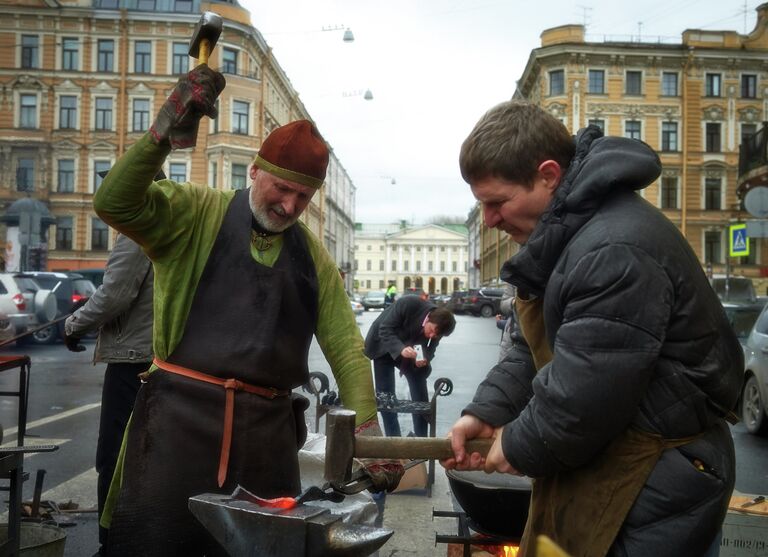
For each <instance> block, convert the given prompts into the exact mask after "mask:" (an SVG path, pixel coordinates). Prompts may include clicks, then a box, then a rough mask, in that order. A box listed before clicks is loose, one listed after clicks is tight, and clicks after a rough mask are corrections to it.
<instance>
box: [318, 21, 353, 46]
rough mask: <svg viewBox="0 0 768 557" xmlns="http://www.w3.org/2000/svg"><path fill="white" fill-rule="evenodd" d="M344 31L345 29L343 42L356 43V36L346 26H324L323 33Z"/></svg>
mask: <svg viewBox="0 0 768 557" xmlns="http://www.w3.org/2000/svg"><path fill="white" fill-rule="evenodd" d="M342 29H345V31H344V36H343V37H342V38H341V40H342V41H344V42H345V43H352V42H355V35H354V34H353V33H352V30H351V29H350V28H349V27H345V26H344V25H324V26H323V31H341V30H342Z"/></svg>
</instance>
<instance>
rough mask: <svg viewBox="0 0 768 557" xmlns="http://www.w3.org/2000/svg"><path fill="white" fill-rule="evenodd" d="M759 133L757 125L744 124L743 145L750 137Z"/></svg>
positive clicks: (742, 130) (742, 131)
mask: <svg viewBox="0 0 768 557" xmlns="http://www.w3.org/2000/svg"><path fill="white" fill-rule="evenodd" d="M756 133H757V124H742V125H741V143H744V142H745V141H747V139H748V138H749V136H751V135H755V134H756Z"/></svg>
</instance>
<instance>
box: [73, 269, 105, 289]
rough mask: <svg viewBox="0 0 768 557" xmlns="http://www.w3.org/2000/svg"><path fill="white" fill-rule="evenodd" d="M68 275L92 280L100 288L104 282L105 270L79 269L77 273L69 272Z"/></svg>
mask: <svg viewBox="0 0 768 557" xmlns="http://www.w3.org/2000/svg"><path fill="white" fill-rule="evenodd" d="M67 274H68V275H73V276H81V277H85V278H87V279H88V280H90V281H91V282H92V283H93V285H94V286H95V287H96V288H98V287H99V286H101V283H103V282H104V269H78V270H77V271H72V272H67Z"/></svg>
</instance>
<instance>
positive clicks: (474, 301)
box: [463, 288, 504, 317]
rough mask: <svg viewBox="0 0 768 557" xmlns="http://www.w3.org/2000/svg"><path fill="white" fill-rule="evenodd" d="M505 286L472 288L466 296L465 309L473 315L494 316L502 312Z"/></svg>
mask: <svg viewBox="0 0 768 557" xmlns="http://www.w3.org/2000/svg"><path fill="white" fill-rule="evenodd" d="M503 294H504V289H503V288H478V289H477V290H470V291H469V293H468V294H467V296H466V297H465V298H464V305H463V309H464V311H465V312H467V313H471V314H472V315H481V316H483V317H492V316H494V315H496V314H497V313H499V312H500V309H499V305H500V304H501V296H502V295H503Z"/></svg>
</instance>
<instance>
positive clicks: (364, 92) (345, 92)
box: [341, 89, 373, 101]
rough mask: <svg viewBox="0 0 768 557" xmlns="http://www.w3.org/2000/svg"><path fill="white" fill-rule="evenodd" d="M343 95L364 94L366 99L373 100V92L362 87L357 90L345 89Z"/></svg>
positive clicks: (354, 95) (356, 95)
mask: <svg viewBox="0 0 768 557" xmlns="http://www.w3.org/2000/svg"><path fill="white" fill-rule="evenodd" d="M341 96H342V97H359V96H362V97H363V98H364V99H365V100H366V101H372V100H373V93H372V92H371V90H370V89H366V90H365V91H363V90H362V89H357V90H355V91H344V92H343V93H342V94H341Z"/></svg>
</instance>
